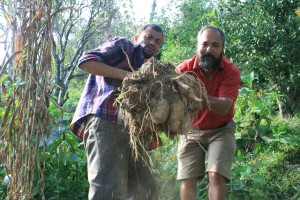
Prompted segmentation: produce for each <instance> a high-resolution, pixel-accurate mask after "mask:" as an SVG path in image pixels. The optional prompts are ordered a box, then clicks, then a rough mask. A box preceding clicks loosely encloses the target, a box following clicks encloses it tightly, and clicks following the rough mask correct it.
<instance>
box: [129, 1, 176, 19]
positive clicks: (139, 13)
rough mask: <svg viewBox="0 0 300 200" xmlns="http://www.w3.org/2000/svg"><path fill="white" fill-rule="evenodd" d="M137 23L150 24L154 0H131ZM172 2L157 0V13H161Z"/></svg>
mask: <svg viewBox="0 0 300 200" xmlns="http://www.w3.org/2000/svg"><path fill="white" fill-rule="evenodd" d="M131 1H132V6H133V9H134V12H135V13H134V14H135V19H136V21H142V22H148V20H149V17H150V13H151V9H152V3H153V0H131ZM170 1H172V0H156V12H158V13H159V12H160V10H161V8H163V7H165V6H166V5H167V4H168V3H169V2H170Z"/></svg>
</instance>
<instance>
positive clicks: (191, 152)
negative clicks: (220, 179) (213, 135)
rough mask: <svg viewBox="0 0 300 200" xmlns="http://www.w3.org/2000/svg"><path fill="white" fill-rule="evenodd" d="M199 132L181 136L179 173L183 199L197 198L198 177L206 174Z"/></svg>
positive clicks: (178, 152) (178, 156) (178, 155)
mask: <svg viewBox="0 0 300 200" xmlns="http://www.w3.org/2000/svg"><path fill="white" fill-rule="evenodd" d="M199 139H200V135H199V131H198V133H194V134H190V135H189V134H188V135H187V137H185V136H184V135H183V136H180V139H179V143H178V151H177V160H178V173H177V179H178V180H180V181H181V185H180V196H181V199H182V200H185V199H187V200H190V199H196V185H197V180H198V178H202V177H204V175H205V151H204V149H203V148H202V147H201V146H200V141H199Z"/></svg>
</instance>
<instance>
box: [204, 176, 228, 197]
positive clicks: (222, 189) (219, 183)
mask: <svg viewBox="0 0 300 200" xmlns="http://www.w3.org/2000/svg"><path fill="white" fill-rule="evenodd" d="M208 179H209V187H208V198H209V200H224V199H225V197H226V193H227V188H226V181H225V177H224V176H222V175H220V174H218V173H215V172H208Z"/></svg>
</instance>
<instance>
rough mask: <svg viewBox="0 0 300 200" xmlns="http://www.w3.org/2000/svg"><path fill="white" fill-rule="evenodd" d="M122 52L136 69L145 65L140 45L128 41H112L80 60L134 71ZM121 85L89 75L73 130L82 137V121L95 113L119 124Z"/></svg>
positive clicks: (76, 112)
mask: <svg viewBox="0 0 300 200" xmlns="http://www.w3.org/2000/svg"><path fill="white" fill-rule="evenodd" d="M123 50H124V51H125V52H126V54H127V55H128V57H129V59H130V64H131V66H132V67H133V68H134V70H137V69H138V68H140V67H141V66H142V64H143V63H144V55H143V52H142V48H141V46H139V45H134V44H132V43H131V42H130V41H129V40H128V39H126V38H113V39H110V40H109V41H107V42H105V43H103V44H101V45H100V46H99V47H98V48H96V49H94V50H92V51H90V52H86V53H84V54H83V55H82V57H81V58H80V59H79V62H78V65H80V64H82V63H84V62H86V61H89V60H93V61H99V62H103V63H106V64H108V65H110V66H113V67H117V68H120V69H124V70H127V71H131V70H130V67H129V64H128V61H127V58H126V55H125V54H124V52H123ZM121 86H122V81H121V80H116V79H112V78H107V77H103V76H95V75H91V74H90V75H89V77H88V79H87V82H86V85H85V87H84V90H83V93H82V95H81V98H80V101H79V103H78V106H77V108H76V111H75V114H74V117H73V120H72V122H71V126H70V129H71V131H72V132H73V133H74V134H76V135H77V136H78V137H80V138H83V129H84V127H83V121H84V117H85V116H87V115H89V114H95V115H97V116H99V117H102V118H104V119H106V120H109V121H112V122H114V123H117V105H116V103H115V100H116V97H117V96H118V94H119V90H118V89H119V88H120V87H121Z"/></svg>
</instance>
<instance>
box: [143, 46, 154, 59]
mask: <svg viewBox="0 0 300 200" xmlns="http://www.w3.org/2000/svg"><path fill="white" fill-rule="evenodd" d="M147 47H148V46H143V47H142V48H143V55H144V58H145V59H149V58H151V57H152V56H154V55H153V53H149V52H148V51H147V50H146V48H147Z"/></svg>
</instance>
